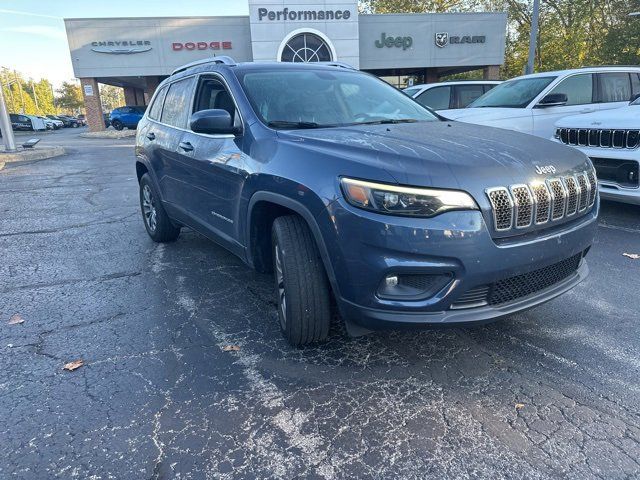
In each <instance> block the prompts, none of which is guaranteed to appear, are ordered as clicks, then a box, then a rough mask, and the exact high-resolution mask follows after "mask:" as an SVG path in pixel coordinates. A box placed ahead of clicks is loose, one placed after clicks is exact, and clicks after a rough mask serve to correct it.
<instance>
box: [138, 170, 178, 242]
mask: <svg viewBox="0 0 640 480" xmlns="http://www.w3.org/2000/svg"><path fill="white" fill-rule="evenodd" d="M140 210H141V211H142V220H143V221H144V227H145V229H146V230H147V233H148V234H149V236H150V237H151V240H153V241H154V242H158V243H165V242H173V241H175V240H176V239H177V238H178V236H179V235H180V227H176V226H174V225H173V223H171V219H170V218H169V216H168V215H167V212H166V211H165V209H164V207H163V206H162V202H161V201H160V196H159V195H158V193H157V191H156V189H155V186H154V185H153V182H152V181H151V177H150V176H149V174H148V173H145V174H144V175H142V178H141V179H140Z"/></svg>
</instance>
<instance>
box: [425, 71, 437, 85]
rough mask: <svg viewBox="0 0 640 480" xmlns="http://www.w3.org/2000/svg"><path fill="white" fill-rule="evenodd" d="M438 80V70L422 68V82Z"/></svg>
mask: <svg viewBox="0 0 640 480" xmlns="http://www.w3.org/2000/svg"><path fill="white" fill-rule="evenodd" d="M438 81H440V76H439V75H438V70H437V69H435V68H425V69H424V83H436V82H438Z"/></svg>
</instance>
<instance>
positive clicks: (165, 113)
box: [160, 77, 194, 128]
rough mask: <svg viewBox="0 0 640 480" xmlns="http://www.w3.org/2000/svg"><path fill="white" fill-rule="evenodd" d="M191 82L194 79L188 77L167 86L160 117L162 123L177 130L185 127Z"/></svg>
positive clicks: (189, 104)
mask: <svg viewBox="0 0 640 480" xmlns="http://www.w3.org/2000/svg"><path fill="white" fill-rule="evenodd" d="M193 82H194V77H189V78H185V79H183V80H178V81H177V82H174V83H172V84H171V85H169V89H168V90H167V95H166V97H165V100H164V107H163V108H162V116H161V117H160V118H161V122H162V123H166V124H167V125H171V126H173V127H178V128H185V127H186V124H187V117H188V116H189V110H190V106H191V91H192V90H193Z"/></svg>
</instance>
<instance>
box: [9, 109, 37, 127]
mask: <svg viewBox="0 0 640 480" xmlns="http://www.w3.org/2000/svg"><path fill="white" fill-rule="evenodd" d="M9 119H10V120H11V128H12V129H13V130H16V131H30V130H33V125H31V119H30V118H29V117H28V116H26V115H22V114H20V113H10V114H9Z"/></svg>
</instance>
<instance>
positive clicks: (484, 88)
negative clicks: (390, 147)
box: [403, 80, 501, 110]
mask: <svg viewBox="0 0 640 480" xmlns="http://www.w3.org/2000/svg"><path fill="white" fill-rule="evenodd" d="M500 83H501V82H499V81H493V80H477V81H476V80H470V81H452V82H440V83H425V84H422V85H414V86H412V87H407V88H405V89H404V90H403V92H404V93H406V94H407V95H409V96H410V97H412V98H413V99H414V100H415V101H416V102H418V103H419V104H421V105H424V106H425V107H429V108H431V109H432V110H456V109H458V108H465V107H467V106H469V104H470V103H471V102H473V101H474V100H476V99H478V98H479V97H481V96H482V95H484V94H485V93H487V92H488V91H489V90H491V89H492V88H493V87H495V86H496V85H499V84H500Z"/></svg>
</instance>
